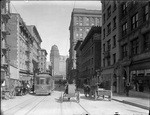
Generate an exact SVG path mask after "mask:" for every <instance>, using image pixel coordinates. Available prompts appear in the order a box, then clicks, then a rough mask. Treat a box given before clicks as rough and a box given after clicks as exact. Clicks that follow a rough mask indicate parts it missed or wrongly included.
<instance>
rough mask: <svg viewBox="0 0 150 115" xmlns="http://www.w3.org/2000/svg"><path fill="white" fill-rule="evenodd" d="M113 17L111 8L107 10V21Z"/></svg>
mask: <svg viewBox="0 0 150 115" xmlns="http://www.w3.org/2000/svg"><path fill="white" fill-rule="evenodd" d="M110 16H111V6H109V8H108V9H107V19H108V18H109V17H110Z"/></svg>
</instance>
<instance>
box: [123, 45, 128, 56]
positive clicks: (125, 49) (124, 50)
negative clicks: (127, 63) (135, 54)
mask: <svg viewBox="0 0 150 115" xmlns="http://www.w3.org/2000/svg"><path fill="white" fill-rule="evenodd" d="M122 57H123V58H125V57H127V44H125V45H123V46H122Z"/></svg>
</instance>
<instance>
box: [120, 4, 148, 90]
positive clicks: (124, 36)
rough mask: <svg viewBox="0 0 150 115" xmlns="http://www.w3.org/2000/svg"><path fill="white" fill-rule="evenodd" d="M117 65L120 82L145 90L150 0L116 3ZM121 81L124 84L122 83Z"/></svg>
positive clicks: (146, 82) (146, 87)
mask: <svg viewBox="0 0 150 115" xmlns="http://www.w3.org/2000/svg"><path fill="white" fill-rule="evenodd" d="M119 22H120V23H119V24H120V25H119V30H120V36H119V38H120V39H119V43H120V46H119V47H120V66H121V67H120V68H121V69H122V76H123V81H122V80H120V81H122V82H120V90H121V89H122V87H123V86H122V85H121V84H123V83H126V82H130V83H131V84H132V85H133V86H134V88H135V89H134V90H136V91H140V92H148V91H149V84H150V2H148V1H147V2H146V1H144V2H135V1H133V2H121V3H120V5H119ZM123 85H124V84H123Z"/></svg>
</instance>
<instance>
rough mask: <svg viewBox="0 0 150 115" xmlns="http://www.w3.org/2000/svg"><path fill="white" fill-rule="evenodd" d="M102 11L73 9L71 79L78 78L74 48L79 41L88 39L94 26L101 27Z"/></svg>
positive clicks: (70, 53)
mask: <svg viewBox="0 0 150 115" xmlns="http://www.w3.org/2000/svg"><path fill="white" fill-rule="evenodd" d="M101 17H102V16H101V11H99V10H86V9H80V8H79V9H77V8H75V9H73V11H72V14H71V21H70V27H69V30H70V49H69V59H70V63H69V77H70V78H71V79H74V78H75V77H76V61H75V60H76V51H75V50H74V47H75V45H76V43H77V40H79V39H81V40H82V39H83V40H84V38H85V37H86V35H87V33H88V32H89V30H90V29H91V27H92V26H101V25H102V24H101Z"/></svg>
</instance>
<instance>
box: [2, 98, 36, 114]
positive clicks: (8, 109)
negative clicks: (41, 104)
mask: <svg viewBox="0 0 150 115" xmlns="http://www.w3.org/2000/svg"><path fill="white" fill-rule="evenodd" d="M33 98H35V97H32V98H30V99H27V100H25V101H23V102H21V103H19V104H18V105H15V106H13V107H10V108H9V109H7V110H5V111H4V112H6V111H9V110H11V109H13V108H15V107H17V106H20V105H22V104H23V103H24V102H26V101H29V100H31V99H33Z"/></svg>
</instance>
